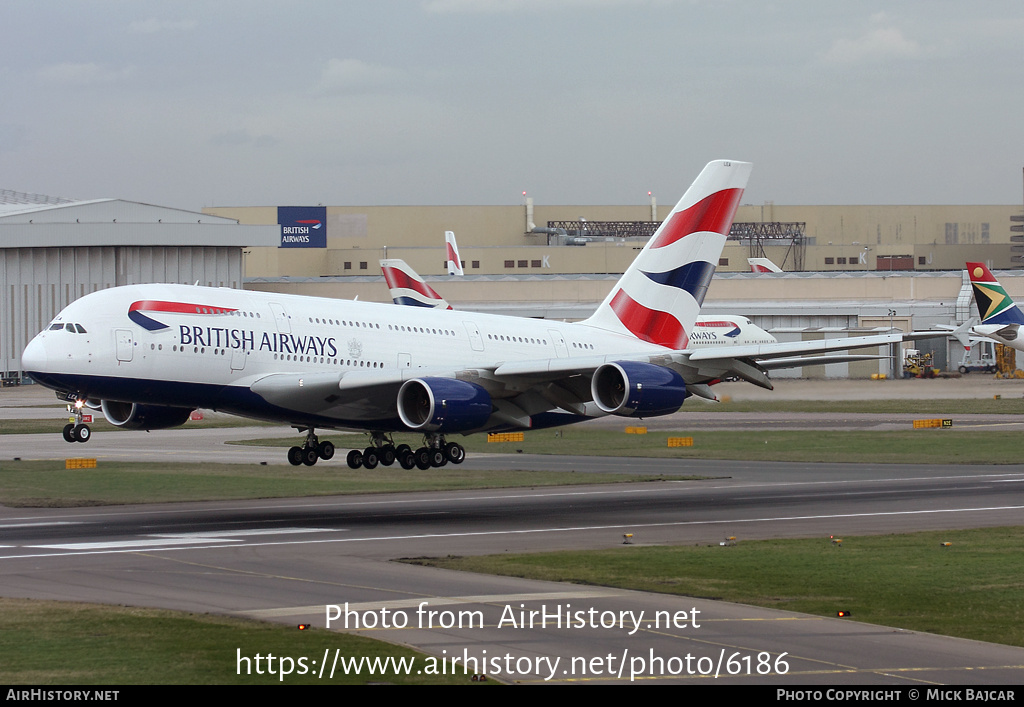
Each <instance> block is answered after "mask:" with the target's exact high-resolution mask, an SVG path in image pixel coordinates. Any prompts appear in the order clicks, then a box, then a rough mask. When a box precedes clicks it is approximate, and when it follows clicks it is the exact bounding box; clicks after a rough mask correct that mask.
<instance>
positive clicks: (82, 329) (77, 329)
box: [75, 324, 85, 334]
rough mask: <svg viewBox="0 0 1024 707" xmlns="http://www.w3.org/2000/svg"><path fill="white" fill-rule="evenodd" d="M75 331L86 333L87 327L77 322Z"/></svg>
mask: <svg viewBox="0 0 1024 707" xmlns="http://www.w3.org/2000/svg"><path fill="white" fill-rule="evenodd" d="M75 331H77V332H78V333H79V334H84V333H85V327H84V326H82V325H81V324H75Z"/></svg>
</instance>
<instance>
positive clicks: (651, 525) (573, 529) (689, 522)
mask: <svg viewBox="0 0 1024 707" xmlns="http://www.w3.org/2000/svg"><path fill="white" fill-rule="evenodd" d="M1019 510H1024V506H988V507H982V508H940V509H930V510H917V511H885V512H879V513H835V514H825V515H808V516H779V517H773V518H732V519H728V520H687V521H670V522H664V523H616V524H614V525H588V526H570V527H564V528H532V529H528V530H481V531H474V532H465V533H423V534H418V535H383V536H373V537H366V538H323V539H319V540H285V541H280V542H255V543H245V542H244V541H241V540H239V541H233V540H224V541H223V542H225V543H229V542H241V543H244V544H242V545H232V546H230V547H273V546H283V545H322V544H327V543H355V542H388V541H395V540H427V539H434V538H466V537H489V536H497V535H533V534H539V533H572V532H580V531H593V530H622V529H630V528H632V529H636V528H671V527H680V526H693V525H725V524H729V523H731V524H740V523H771V522H780V521H799V520H837V519H841V518H876V517H891V516H913V515H935V514H939V513H979V512H988V511H1019ZM138 542H143V541H138ZM154 542H156V541H154ZM183 542H185V541H183ZM195 542H196V543H200V542H202V540H201V539H198V538H197V539H196V540H195ZM83 545H93V546H96V545H100V543H83ZM111 546H117V544H113V543H112V544H111ZM120 546H121V547H124V546H125V543H122V544H120ZM29 547H33V548H42V549H50V548H52V549H68V547H69V546H46V545H32V546H29ZM219 547H225V546H224V545H208V546H202V545H192V546H191V547H164V548H155V547H154V548H150V549H151V550H156V549H161V550H164V551H166V552H173V551H176V550H207V549H215V548H219ZM82 550H83V551H81V552H71V553H47V554H36V555H0V560H15V559H30V558H38V557H61V556H63V555H65V554H67V555H90V554H119V553H128V552H136V551H137V550H134V549H104V548H95V547H94V549H89V548H83V549H82Z"/></svg>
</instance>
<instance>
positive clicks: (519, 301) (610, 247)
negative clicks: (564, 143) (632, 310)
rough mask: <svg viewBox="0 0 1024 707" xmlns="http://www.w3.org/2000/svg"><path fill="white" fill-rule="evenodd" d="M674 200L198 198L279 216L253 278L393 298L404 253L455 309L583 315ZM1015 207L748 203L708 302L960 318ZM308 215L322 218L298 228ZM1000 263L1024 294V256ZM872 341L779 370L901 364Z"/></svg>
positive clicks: (818, 317) (777, 316)
mask: <svg viewBox="0 0 1024 707" xmlns="http://www.w3.org/2000/svg"><path fill="white" fill-rule="evenodd" d="M670 211H671V207H668V206H658V205H657V204H656V202H655V201H654V200H653V198H652V200H651V201H650V203H648V204H643V205H633V206H580V205H575V206H535V205H534V204H533V201H532V199H525V200H524V203H523V204H520V205H518V206H316V207H283V206H282V207H278V206H264V207H212V208H207V209H204V213H207V214H210V215H216V216H222V217H227V218H231V219H236V220H238V222H239V223H241V224H252V225H256V224H262V225H271V224H275V225H277V226H278V227H279V228H280V229H281V232H280V242H279V243H278V244H276V247H270V248H266V247H262V248H261V247H253V248H249V249H246V254H245V285H244V286H245V287H246V289H254V290H262V291H269V292H282V293H290V294H303V295H312V296H320V297H330V298H336V299H353V298H355V297H358V298H359V299H360V300H363V301H377V302H387V301H390V297H389V295H388V291H387V286H386V284H385V283H384V282H383V278H382V277H381V274H380V268H379V265H378V261H379V260H380V259H384V258H401V259H403V260H405V261H406V262H407V263H409V264H410V265H411V266H412V267H413V268H414V269H415V270H416V271H417V272H418V273H420V275H422V276H423V277H424V278H425V279H426V280H427V282H428V283H429V284H430V285H431V286H432V287H433V288H434V289H435V290H437V291H438V292H439V293H440V294H441V296H443V297H444V298H446V299H447V300H448V301H449V302H450V303H452V305H453V306H454V307H455V308H456V309H466V310H471V311H481V312H493V313H502V314H510V315H516V316H528V317H545V318H550V319H568V320H578V319H583V318H585V317H587V316H589V314H590V313H591V312H592V311H593V310H594V308H595V307H596V306H597V303H598V302H600V301H601V300H602V299H603V298H604V297H605V295H606V294H607V293H608V292H609V290H610V289H611V287H612V286H613V285H614V283H615V281H616V280H617V279H618V276H619V274H621V273H622V272H623V271H624V270H625V269H626V267H627V266H628V265H629V263H630V262H631V261H632V260H633V258H634V257H635V255H636V253H637V252H638V251H639V250H640V249H641V248H642V247H643V245H644V243H645V242H646V241H647V239H648V238H649V237H650V235H651V234H652V233H653V232H654V229H655V228H656V227H657V225H658V224H659V223H660V221H661V220H663V219H664V218H665V217H667V216H668V213H669V212H670ZM1020 213H1021V207H1020V206H1016V205H996V206H780V205H775V204H771V203H766V204H763V205H759V206H751V205H742V206H740V208H739V211H738V213H737V215H736V224H735V225H734V226H733V230H732V232H731V233H730V236H729V240H728V241H727V244H726V247H725V250H724V252H723V253H722V258H721V260H720V261H719V263H718V269H717V272H716V275H715V278H714V279H713V281H712V285H711V287H710V289H709V291H708V295H707V298H706V299H705V302H704V310H703V312H704V313H706V314H711V315H718V314H738V315H744V316H748V317H750V318H751V320H752V321H753V322H754V323H755V324H757V325H758V326H761V327H763V328H765V329H768V330H769V331H771V332H772V333H773V334H775V336H776V338H778V339H779V340H780V341H793V340H800V339H819V338H833V337H843V336H850V335H856V334H864V333H871V332H875V331H878V330H880V329H885V330H888V329H889V328H890V327H896V328H898V329H901V330H903V331H910V330H913V329H918V330H920V329H928V328H930V327H931V326H933V325H956V324H960V323H962V322H964V321H966V320H967V319H969V318H970V317H971V316H977V310H976V308H974V307H973V303H972V299H971V292H970V287H969V285H967V284H966V281H965V278H964V277H963V268H964V262H965V261H968V260H974V261H983V262H986V263H987V264H989V266H990V267H991V268H993V269H995V270H999V271H1002V270H1006V269H1012V268H1016V267H1020V265H1019V261H1020V260H1022V259H1024V256H1022V255H1019V254H1018V251H1024V245H1017V243H1018V242H1024V237H1022V236H1019V235H1018V236H1013V237H1012V238H1011V222H1014V221H1021V220H1022V219H1024V217H1022V216H1020ZM300 223H305V224H307V225H308V224H314V225H316V226H317V228H315V229H314V230H308V231H307V232H306V233H305V234H303V233H302V227H301V226H300ZM1016 228H1017V230H1020V228H1021V227H1020V226H1017V227H1016ZM445 231H453V232H454V233H455V235H456V237H457V239H458V244H459V252H460V258H461V260H462V263H463V267H464V270H465V273H466V276H465V277H462V278H450V277H448V276H447V275H446V274H445V273H446V272H447V270H446V264H445V258H446V255H445V247H444V232H445ZM748 257H768V258H770V259H771V260H772V261H773V262H775V263H776V264H777V265H779V266H781V267H782V268H783V270H784V271H785V272H783V273H778V274H769V275H753V274H751V273H750V272H749V266H748V264H747V258H748ZM999 277H1000V278H1001V282H1002V284H1003V285H1004V286H1005V287H1006V288H1007V290H1008V291H1009V292H1010V294H1011V296H1014V297H1019V298H1020V300H1021V301H1024V271H1021V272H1020V273H1019V274H1018V273H1016V272H1013V271H1011V272H999ZM916 347H917V348H919V349H921V350H922V351H926V352H931V353H932V354H933V355H934V363H935V365H937V366H938V367H939V368H940V369H943V370H946V369H953V370H955V369H956V368H957V367H958V366H959V364H960V363H961V362H962V360H963V356H964V350H963V347H962V346H961V345H960V344H959V342H957V341H956V340H955V339H951V338H949V339H943V338H938V339H932V340H923V341H920V342H919V343H918V344H917V345H916ZM977 348H978V347H975V349H977ZM989 348H991V347H989ZM859 353H865V352H863V351H862V352H859ZM867 353H871V352H870V351H869V352H867ZM877 353H878V354H879V355H881V356H884V357H885V358H883V359H880V360H872V361H862V362H855V363H839V364H831V365H829V366H816V367H810V366H808V367H804V368H794V369H788V370H780V371H775V372H774V373H773V374H772V375H773V377H776V378H778V377H784V376H786V377H858V378H860V377H864V378H866V377H869V376H870V375H871V374H872V373H885V374H887V375H892V374H893V372H894V371H899V369H900V367H901V364H900V362H899V353H898V352H897V351H895V350H890V351H879V352H877ZM975 355H977V351H975Z"/></svg>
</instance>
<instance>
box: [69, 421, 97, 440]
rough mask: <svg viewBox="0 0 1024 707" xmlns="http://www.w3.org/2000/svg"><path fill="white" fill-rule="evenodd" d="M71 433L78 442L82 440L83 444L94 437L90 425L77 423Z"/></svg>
mask: <svg viewBox="0 0 1024 707" xmlns="http://www.w3.org/2000/svg"><path fill="white" fill-rule="evenodd" d="M71 434H72V435H73V436H74V438H75V441H76V442H82V443H83V444H84V443H85V442H88V441H89V440H90V439H92V430H90V429H89V425H76V426H75V429H73V430H72V431H71Z"/></svg>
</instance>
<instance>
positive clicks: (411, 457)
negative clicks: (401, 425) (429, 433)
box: [398, 449, 416, 471]
mask: <svg viewBox="0 0 1024 707" xmlns="http://www.w3.org/2000/svg"><path fill="white" fill-rule="evenodd" d="M398 463H399V464H401V465H402V468H403V469H405V470H406V471H408V470H409V469H412V468H413V467H414V466H416V455H415V454H413V453H412V452H411V451H409V450H408V449H407V450H405V454H402V455H400V456H399V457H398Z"/></svg>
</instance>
